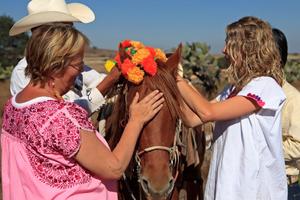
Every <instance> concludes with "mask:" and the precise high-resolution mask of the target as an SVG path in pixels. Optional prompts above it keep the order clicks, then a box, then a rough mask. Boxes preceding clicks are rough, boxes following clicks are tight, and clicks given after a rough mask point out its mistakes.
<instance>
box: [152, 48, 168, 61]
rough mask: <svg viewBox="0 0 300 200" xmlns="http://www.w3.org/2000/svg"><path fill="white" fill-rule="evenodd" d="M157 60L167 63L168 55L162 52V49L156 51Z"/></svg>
mask: <svg viewBox="0 0 300 200" xmlns="http://www.w3.org/2000/svg"><path fill="white" fill-rule="evenodd" d="M155 53H156V55H155V59H160V60H161V61H163V62H166V61H167V57H166V54H165V53H164V52H163V51H162V50H161V49H158V48H157V49H155Z"/></svg>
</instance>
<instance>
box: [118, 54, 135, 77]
mask: <svg viewBox="0 0 300 200" xmlns="http://www.w3.org/2000/svg"><path fill="white" fill-rule="evenodd" d="M134 67H135V64H133V63H132V62H131V60H129V59H128V58H126V59H125V60H124V62H123V63H122V64H121V72H122V74H123V75H124V76H126V75H127V74H128V72H129V70H131V69H132V68H134Z"/></svg>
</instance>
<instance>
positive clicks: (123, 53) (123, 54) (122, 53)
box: [119, 43, 129, 62]
mask: <svg viewBox="0 0 300 200" xmlns="http://www.w3.org/2000/svg"><path fill="white" fill-rule="evenodd" d="M119 55H120V60H121V62H124V60H125V59H126V58H129V56H128V54H127V53H126V51H125V48H124V47H123V45H122V43H120V44H119Z"/></svg>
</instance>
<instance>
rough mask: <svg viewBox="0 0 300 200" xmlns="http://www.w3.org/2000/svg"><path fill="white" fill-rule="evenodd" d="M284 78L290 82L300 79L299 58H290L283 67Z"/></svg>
mask: <svg viewBox="0 0 300 200" xmlns="http://www.w3.org/2000/svg"><path fill="white" fill-rule="evenodd" d="M284 73H285V76H286V80H287V81H288V82H290V83H292V82H294V81H298V80H300V59H290V60H288V62H287V63H286V65H285V67H284Z"/></svg>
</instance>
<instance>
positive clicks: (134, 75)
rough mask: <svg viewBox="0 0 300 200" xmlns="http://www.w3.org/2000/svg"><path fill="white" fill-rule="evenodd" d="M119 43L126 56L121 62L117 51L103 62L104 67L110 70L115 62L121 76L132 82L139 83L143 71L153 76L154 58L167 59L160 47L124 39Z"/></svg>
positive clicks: (155, 70)
mask: <svg viewBox="0 0 300 200" xmlns="http://www.w3.org/2000/svg"><path fill="white" fill-rule="evenodd" d="M121 45H122V47H123V48H124V49H125V52H126V54H127V55H128V58H126V59H125V60H124V61H123V62H121V59H120V53H117V55H116V57H115V58H114V60H108V61H107V62H106V63H105V68H106V70H107V71H110V70H111V69H112V68H113V67H114V66H115V65H116V64H117V66H118V67H119V69H120V70H121V72H122V74H123V76H124V77H125V78H126V79H127V80H128V81H130V82H132V83H135V84H139V83H140V82H141V81H142V80H143V79H144V76H145V73H146V74H148V75H150V76H154V75H155V74H156V72H157V64H156V62H155V60H157V59H160V60H161V61H163V62H166V61H167V57H166V55H165V53H164V52H163V51H162V50H161V49H158V48H153V47H148V46H144V44H143V43H141V42H138V41H133V40H124V41H122V42H121Z"/></svg>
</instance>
